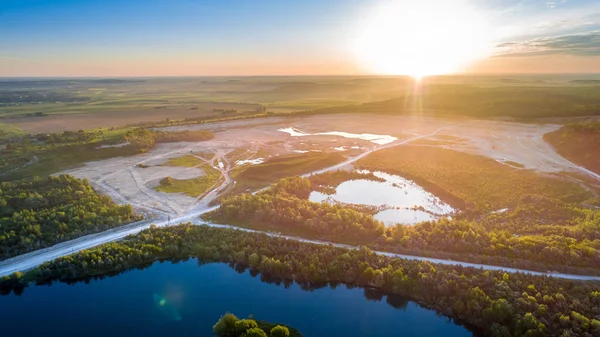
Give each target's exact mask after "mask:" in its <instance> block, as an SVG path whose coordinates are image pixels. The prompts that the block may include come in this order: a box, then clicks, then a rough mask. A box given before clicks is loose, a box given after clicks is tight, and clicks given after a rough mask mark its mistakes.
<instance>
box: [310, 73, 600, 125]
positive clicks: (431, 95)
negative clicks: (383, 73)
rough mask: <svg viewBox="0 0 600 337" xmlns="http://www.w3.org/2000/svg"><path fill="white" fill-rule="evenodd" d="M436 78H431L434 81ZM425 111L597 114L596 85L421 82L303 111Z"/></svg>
mask: <svg viewBox="0 0 600 337" xmlns="http://www.w3.org/2000/svg"><path fill="white" fill-rule="evenodd" d="M434 81H435V79H433V80H432V82H434ZM354 112H359V113H385V114H412V113H417V112H418V113H425V114H428V115H434V116H439V117H448V116H472V117H483V118H486V117H498V116H505V117H514V118H519V119H533V118H543V117H574V116H589V115H600V88H599V87H597V86H558V87H551V86H544V85H539V84H538V85H535V86H533V85H532V86H499V85H498V84H495V85H492V86H489V87H481V86H474V85H462V84H437V83H427V82H426V83H424V84H423V85H422V87H421V91H419V92H415V91H414V90H405V91H404V92H402V93H400V96H399V97H398V96H396V97H395V98H392V99H389V100H384V101H379V102H369V103H363V104H360V105H346V106H337V107H331V108H321V109H315V110H312V111H302V112H298V114H327V113H354Z"/></svg>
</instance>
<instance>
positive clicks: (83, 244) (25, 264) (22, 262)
mask: <svg viewBox="0 0 600 337" xmlns="http://www.w3.org/2000/svg"><path fill="white" fill-rule="evenodd" d="M449 128H450V127H449V126H444V127H439V128H437V129H435V130H433V131H432V132H428V133H425V134H418V135H414V136H413V137H410V138H405V139H402V140H399V141H396V142H393V143H390V144H387V145H381V146H375V147H373V148H370V149H369V150H367V151H365V152H363V153H361V154H360V155H357V156H354V157H352V158H350V159H348V160H346V161H345V162H343V163H340V164H337V165H334V166H332V167H328V168H326V169H323V170H318V171H315V172H312V173H311V174H318V173H322V172H326V171H331V170H337V169H339V168H341V167H343V166H346V165H348V164H352V163H354V162H356V161H358V160H360V159H362V158H364V157H365V156H367V155H369V154H371V153H373V152H375V151H378V150H381V149H385V148H390V147H394V146H401V145H405V144H408V143H410V142H414V141H416V140H420V139H425V138H428V137H433V136H436V135H438V134H440V133H441V132H442V131H444V130H446V129H449ZM539 145H541V144H538V146H539ZM215 158H216V160H217V161H218V162H221V163H223V166H221V165H218V164H217V165H215V167H217V169H219V171H221V174H222V177H223V182H222V183H221V184H220V185H218V186H217V187H216V188H214V189H213V190H212V191H210V192H209V193H207V194H206V195H205V196H204V197H203V198H202V199H201V200H197V203H196V204H195V206H194V207H193V209H192V210H190V211H188V212H187V213H186V214H184V215H180V216H177V217H175V218H173V219H170V220H166V219H164V218H165V215H166V216H167V217H170V215H168V213H165V212H162V211H159V210H157V209H152V208H150V210H153V211H154V212H155V214H157V213H158V214H160V215H162V217H163V219H162V220H161V221H153V220H145V221H140V222H136V223H132V224H129V225H126V226H122V227H119V228H115V229H111V230H108V231H105V232H102V233H97V234H92V235H88V236H84V237H80V238H77V239H75V240H71V241H67V242H63V243H60V244H57V245H55V246H52V247H48V248H45V249H40V250H37V251H35V252H31V253H27V254H23V255H20V256H17V257H14V258H11V259H8V260H5V261H2V262H0V276H4V275H9V274H11V273H13V272H16V271H26V270H29V269H32V268H34V267H36V266H38V265H40V264H42V263H44V262H47V261H50V260H53V259H56V258H58V257H61V256H66V255H70V254H73V253H75V252H78V251H81V250H85V249H89V248H92V247H95V246H98V245H101V244H104V243H107V242H111V241H116V240H119V239H122V238H124V237H126V236H128V235H132V234H136V233H139V232H140V231H142V230H144V229H147V228H149V227H150V226H151V225H155V226H157V227H165V226H172V225H178V224H182V223H187V222H191V223H194V224H199V225H200V224H202V225H208V226H212V227H221V228H232V229H236V230H242V231H246V232H260V231H254V230H248V229H241V228H238V227H233V226H227V225H216V224H207V223H203V222H201V221H199V216H200V215H202V214H204V213H207V212H210V211H212V210H214V209H216V208H217V207H218V206H215V207H208V205H209V204H210V202H211V201H213V200H214V198H216V197H217V196H218V195H219V193H220V192H221V191H223V190H224V189H225V188H227V187H228V186H229V185H230V184H231V178H230V177H229V174H228V172H229V170H230V168H231V164H230V163H229V162H228V161H227V160H226V158H225V157H224V156H223V154H222V153H217V156H216V157H215ZM559 158H560V160H561V161H566V160H565V159H564V158H562V157H560V156H559ZM551 159H552V160H553V161H556V160H557V159H556V158H551ZM147 160H148V159H146V160H144V161H147ZM561 164H563V165H564V164H565V163H564V162H561ZM569 166H576V165H574V164H572V163H569ZM579 169H583V168H579ZM583 170H585V169H583ZM592 176H594V177H597V178H598V179H600V176H598V175H595V174H594V175H592ZM102 181H103V180H102V179H99V180H98V181H96V183H97V184H98V185H99V186H101V187H102V188H103V189H105V190H107V191H109V193H108V194H109V195H110V196H111V197H113V198H115V199H117V200H120V199H119V198H122V197H121V196H120V194H119V193H118V192H117V191H114V190H113V191H111V188H110V187H109V186H106V185H103V183H102ZM136 206H142V207H144V208H148V207H147V206H145V205H136ZM262 233H265V234H267V235H269V236H276V237H282V238H286V239H288V240H296V241H301V242H307V243H312V244H319V245H333V246H335V247H342V248H348V249H358V247H355V246H349V245H343V244H334V243H331V242H326V241H318V240H307V239H303V238H300V237H294V236H287V235H282V234H276V233H270V232H262ZM376 253H377V254H382V255H386V256H393V257H399V258H405V259H413V260H421V261H429V262H432V263H438V264H445V265H462V266H469V267H474V268H481V269H484V270H504V271H507V272H513V273H516V272H520V273H528V274H533V275H545V276H551V277H556V278H565V279H573V280H593V281H600V277H598V276H588V275H574V274H562V273H541V272H536V271H531V270H524V269H514V268H507V267H500V266H493V265H484V264H474V263H466V262H460V261H452V260H441V259H435V258H429V257H419V256H411V255H402V254H393V253H387V252H376Z"/></svg>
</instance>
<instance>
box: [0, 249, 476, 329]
mask: <svg viewBox="0 0 600 337" xmlns="http://www.w3.org/2000/svg"><path fill="white" fill-rule="evenodd" d="M227 311H230V312H232V313H234V314H236V315H237V316H238V317H240V318H244V317H247V316H248V315H254V317H255V318H256V319H262V320H267V321H271V322H280V323H284V324H287V325H290V326H293V327H295V328H296V329H298V330H300V332H302V333H303V335H304V336H305V337H342V336H344V337H345V336H415V337H419V336H423V337H430V336H441V335H443V336H448V337H462V336H473V334H472V333H471V332H470V331H469V330H467V329H466V328H464V327H462V326H460V325H457V324H455V323H454V322H452V321H451V320H449V319H448V318H445V317H440V316H437V315H436V313H435V312H434V311H432V310H428V309H425V308H422V307H420V306H419V305H417V304H415V303H414V302H410V301H406V300H403V299H401V298H398V297H388V296H383V295H382V294H380V293H378V292H376V291H373V290H369V289H367V290H365V289H363V288H348V287H346V286H345V285H338V286H337V287H334V286H331V285H328V286H325V287H322V288H318V289H314V288H313V289H308V290H305V289H303V288H302V287H301V286H300V285H298V284H289V283H288V284H285V283H283V282H277V283H274V282H265V281H262V280H261V278H260V276H256V275H255V276H253V275H251V273H250V272H249V271H247V270H246V271H236V270H234V269H232V268H230V267H229V266H228V265H226V264H222V263H210V264H205V265H200V264H198V261H196V260H195V259H190V260H188V261H186V262H179V263H171V262H163V263H155V264H153V265H152V266H151V267H149V268H146V269H143V270H133V271H128V272H125V273H122V274H120V275H118V276H113V277H106V278H104V279H96V280H90V281H89V282H87V283H85V282H79V283H75V284H71V285H68V284H65V283H54V284H52V285H50V286H30V287H28V288H25V290H24V292H23V293H22V294H20V295H16V294H14V293H11V294H9V295H4V296H0V317H2V330H3V332H4V333H6V335H7V336H17V335H18V336H26V337H28V336H61V337H81V336H86V337H106V336H112V337H120V336H123V337H125V336H127V337H135V336H140V337H149V336H160V337H164V336H173V337H183V336H190V337H191V336H194V337H196V336H213V334H212V326H213V324H214V323H215V322H216V321H217V320H218V319H219V317H220V316H221V315H222V314H224V313H225V312H227Z"/></svg>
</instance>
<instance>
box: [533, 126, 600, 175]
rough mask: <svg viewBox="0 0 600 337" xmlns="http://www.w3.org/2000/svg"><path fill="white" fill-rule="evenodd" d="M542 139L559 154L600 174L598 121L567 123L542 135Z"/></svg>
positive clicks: (599, 131) (599, 132)
mask: <svg viewBox="0 0 600 337" xmlns="http://www.w3.org/2000/svg"><path fill="white" fill-rule="evenodd" d="M544 140H546V141H547V142H548V143H550V144H551V145H552V146H554V148H555V149H556V151H557V152H558V153H559V154H560V155H561V156H563V157H565V158H567V159H569V160H570V161H572V162H574V163H577V164H578V165H582V166H584V167H585V168H587V169H589V170H591V171H594V172H596V173H598V174H600V156H599V155H598V149H600V122H595V123H575V124H569V125H566V126H564V127H562V128H560V129H559V130H556V131H554V132H551V133H548V134H546V135H544ZM593 150H596V151H593Z"/></svg>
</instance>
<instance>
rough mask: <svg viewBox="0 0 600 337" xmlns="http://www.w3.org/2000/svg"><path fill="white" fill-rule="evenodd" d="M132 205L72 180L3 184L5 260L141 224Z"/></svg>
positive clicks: (0, 208) (1, 254)
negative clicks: (117, 202) (122, 202)
mask: <svg viewBox="0 0 600 337" xmlns="http://www.w3.org/2000/svg"><path fill="white" fill-rule="evenodd" d="M138 219H140V217H138V216H136V215H134V214H133V209H132V207H131V206H130V205H126V206H118V205H115V204H114V203H113V202H112V201H111V200H110V198H109V197H107V196H103V195H99V194H96V192H94V190H93V189H92V187H91V186H90V183H89V182H88V181H87V180H79V179H76V178H73V177H71V176H68V175H60V176H58V177H48V178H46V179H40V178H35V179H32V180H17V181H13V182H3V183H1V184H0V258H3V259H4V258H8V257H11V256H15V255H19V254H23V253H27V252H30V251H32V250H36V249H40V248H44V247H48V246H51V245H54V244H56V243H58V242H61V241H66V240H70V239H73V238H76V237H79V236H82V235H86V234H90V233H95V232H100V231H103V230H106V229H110V228H113V227H117V226H120V225H122V224H124V223H126V222H131V221H134V220H138Z"/></svg>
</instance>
